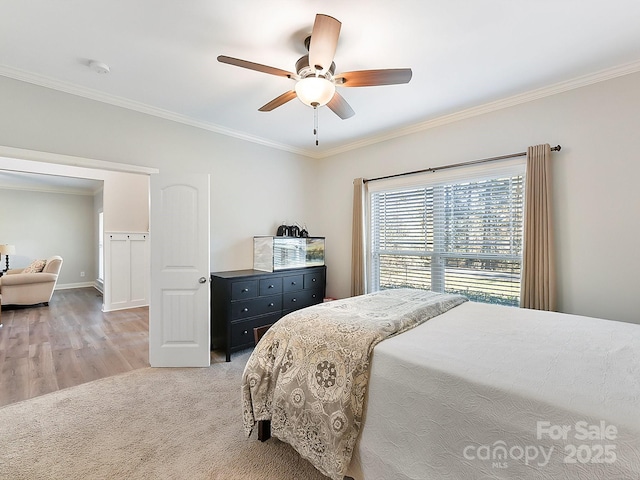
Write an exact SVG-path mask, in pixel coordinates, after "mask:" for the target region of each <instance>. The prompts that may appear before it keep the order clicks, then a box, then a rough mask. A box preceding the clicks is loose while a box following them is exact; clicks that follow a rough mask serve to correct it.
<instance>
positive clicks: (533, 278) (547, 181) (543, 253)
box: [520, 144, 556, 311]
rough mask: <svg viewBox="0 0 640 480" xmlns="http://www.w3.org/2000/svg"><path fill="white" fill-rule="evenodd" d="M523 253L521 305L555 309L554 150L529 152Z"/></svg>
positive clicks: (541, 147) (543, 148) (538, 148)
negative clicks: (552, 187)
mask: <svg viewBox="0 0 640 480" xmlns="http://www.w3.org/2000/svg"><path fill="white" fill-rule="evenodd" d="M524 205H525V212H524V251H523V258H522V283H521V287H520V288H521V291H520V306H521V307H523V308H533V309H536V310H550V311H555V310H556V279H555V258H554V248H553V222H552V220H553V219H552V211H551V210H552V204H551V147H550V146H549V145H548V144H546V145H536V146H534V147H529V148H528V149H527V177H526V182H525V202H524Z"/></svg>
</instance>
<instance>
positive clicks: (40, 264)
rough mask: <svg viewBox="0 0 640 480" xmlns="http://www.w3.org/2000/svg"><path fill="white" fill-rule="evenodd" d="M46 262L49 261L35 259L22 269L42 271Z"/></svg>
mask: <svg viewBox="0 0 640 480" xmlns="http://www.w3.org/2000/svg"><path fill="white" fill-rule="evenodd" d="M45 263H47V261H46V260H34V261H33V262H31V263H30V264H29V266H27V267H26V268H25V269H24V270H23V271H22V273H40V272H42V270H44V264H45Z"/></svg>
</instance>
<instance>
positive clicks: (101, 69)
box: [89, 60, 111, 75]
mask: <svg viewBox="0 0 640 480" xmlns="http://www.w3.org/2000/svg"><path fill="white" fill-rule="evenodd" d="M89 68H90V69H91V70H93V71H94V72H96V73H99V74H100V75H106V74H107V73H109V72H110V71H111V70H110V68H109V65H107V64H106V63H102V62H98V61H96V60H91V61H90V62H89Z"/></svg>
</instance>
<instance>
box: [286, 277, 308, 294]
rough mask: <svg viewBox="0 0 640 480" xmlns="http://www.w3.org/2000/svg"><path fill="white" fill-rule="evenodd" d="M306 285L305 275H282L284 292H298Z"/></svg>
mask: <svg viewBox="0 0 640 480" xmlns="http://www.w3.org/2000/svg"><path fill="white" fill-rule="evenodd" d="M303 287H304V275H302V274H300V275H289V276H287V277H282V291H283V292H285V293H286V292H297V291H298V290H302V288H303Z"/></svg>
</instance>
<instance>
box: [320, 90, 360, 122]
mask: <svg viewBox="0 0 640 480" xmlns="http://www.w3.org/2000/svg"><path fill="white" fill-rule="evenodd" d="M327 107H329V108H330V109H331V110H332V111H333V113H335V114H336V115H338V116H339V117H340V118H341V119H343V120H346V119H347V118H350V117H353V116H354V115H355V114H356V112H354V111H353V108H351V105H349V104H348V103H347V101H346V100H345V99H344V97H343V96H342V95H340V94H339V93H338V92H336V93H334V94H333V98H332V99H331V100H330V101H329V103H327Z"/></svg>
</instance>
